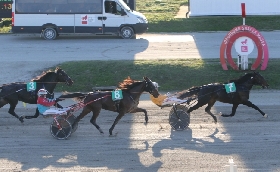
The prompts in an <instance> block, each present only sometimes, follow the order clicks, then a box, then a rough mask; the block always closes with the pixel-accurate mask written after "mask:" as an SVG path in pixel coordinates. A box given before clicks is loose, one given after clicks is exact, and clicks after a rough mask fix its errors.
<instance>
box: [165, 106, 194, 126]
mask: <svg viewBox="0 0 280 172" xmlns="http://www.w3.org/2000/svg"><path fill="white" fill-rule="evenodd" d="M187 111H188V108H187V107H186V106H184V105H173V107H172V109H171V110H170V112H169V124H170V125H171V127H172V128H173V129H175V130H184V129H186V128H187V127H188V126H189V124H190V115H189V114H188V113H187Z"/></svg>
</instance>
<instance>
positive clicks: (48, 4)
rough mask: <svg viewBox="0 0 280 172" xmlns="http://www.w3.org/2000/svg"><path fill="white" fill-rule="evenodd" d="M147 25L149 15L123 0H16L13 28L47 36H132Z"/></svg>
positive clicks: (13, 11) (49, 38) (50, 37)
mask: <svg viewBox="0 0 280 172" xmlns="http://www.w3.org/2000/svg"><path fill="white" fill-rule="evenodd" d="M147 29H148V21H147V19H146V17H145V16H144V15H143V14H141V13H139V12H136V11H133V10H131V9H130V8H129V7H128V6H127V5H126V3H125V2H124V1H123V0H14V1H13V6H12V32H13V33H41V36H42V37H43V38H44V39H46V40H53V39H55V38H56V37H57V36H59V35H60V34H70V33H74V34H77V33H79V34H81V33H92V34H98V35H103V34H104V35H108V34H110V35H118V36H121V37H122V38H123V39H131V38H135V34H141V33H144V32H146V31H147Z"/></svg>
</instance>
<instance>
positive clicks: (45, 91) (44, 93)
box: [38, 89, 48, 96]
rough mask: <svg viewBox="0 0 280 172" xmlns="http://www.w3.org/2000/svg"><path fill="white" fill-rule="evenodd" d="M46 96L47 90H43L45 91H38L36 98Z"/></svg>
mask: <svg viewBox="0 0 280 172" xmlns="http://www.w3.org/2000/svg"><path fill="white" fill-rule="evenodd" d="M47 94H48V92H47V90H45V89H40V90H39V91H38V96H42V95H47Z"/></svg>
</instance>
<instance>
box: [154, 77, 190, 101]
mask: <svg viewBox="0 0 280 172" xmlns="http://www.w3.org/2000/svg"><path fill="white" fill-rule="evenodd" d="M153 84H154V86H155V87H156V89H158V87H159V85H158V83H156V82H153ZM150 99H151V100H152V102H153V103H154V104H156V105H158V106H159V107H162V106H166V105H167V106H170V105H172V104H174V103H175V104H180V103H184V102H186V100H182V99H178V98H177V97H176V95H172V94H170V93H169V92H168V93H167V94H165V95H162V94H160V95H159V96H158V97H157V98H155V97H153V96H152V95H150Z"/></svg>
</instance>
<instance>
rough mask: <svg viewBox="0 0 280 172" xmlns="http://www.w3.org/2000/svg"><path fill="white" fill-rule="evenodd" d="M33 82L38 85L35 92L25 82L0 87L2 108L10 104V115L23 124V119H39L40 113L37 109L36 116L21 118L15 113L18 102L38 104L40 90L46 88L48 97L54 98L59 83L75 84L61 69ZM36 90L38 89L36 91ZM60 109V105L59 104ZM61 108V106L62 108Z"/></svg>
mask: <svg viewBox="0 0 280 172" xmlns="http://www.w3.org/2000/svg"><path fill="white" fill-rule="evenodd" d="M31 82H33V83H36V86H35V85H33V87H34V90H32V91H29V90H28V89H27V86H28V85H27V84H28V83H25V82H15V83H9V84H4V85H2V86H1V87H0V89H1V92H0V108H1V107H3V106H4V105H6V104H10V108H9V111H8V112H9V113H10V114H11V115H13V116H14V117H16V118H18V119H19V120H20V121H21V122H24V121H23V119H24V118H26V119H31V118H37V117H38V116H39V111H38V109H36V113H35V115H34V116H25V117H24V116H21V117H19V116H18V115H17V114H16V113H15V108H16V106H17V104H18V101H22V102H25V103H29V104H37V98H38V96H37V92H38V90H39V89H41V88H44V89H46V90H47V91H48V93H49V95H48V97H49V98H51V97H53V91H54V89H55V87H56V85H57V83H59V82H64V83H66V84H67V85H68V86H71V85H72V84H73V81H72V79H71V78H70V77H69V76H68V75H67V74H66V72H65V71H64V70H62V69H61V68H58V67H57V68H56V69H55V71H47V72H43V73H42V74H41V75H40V76H37V77H36V78H34V79H32V80H31ZM35 88H36V89H35ZM57 106H58V107H59V106H60V105H59V104H57ZM60 107H61V106H60Z"/></svg>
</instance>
